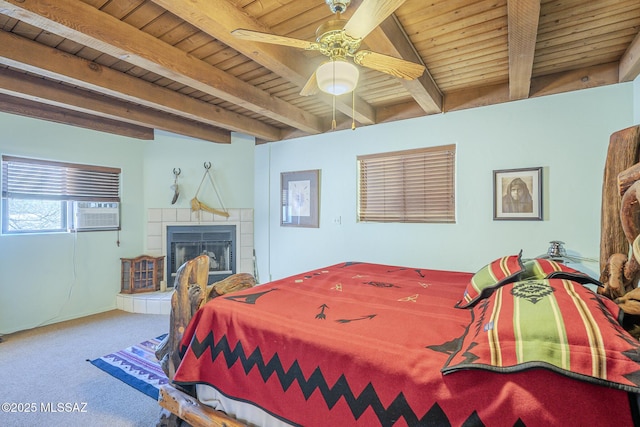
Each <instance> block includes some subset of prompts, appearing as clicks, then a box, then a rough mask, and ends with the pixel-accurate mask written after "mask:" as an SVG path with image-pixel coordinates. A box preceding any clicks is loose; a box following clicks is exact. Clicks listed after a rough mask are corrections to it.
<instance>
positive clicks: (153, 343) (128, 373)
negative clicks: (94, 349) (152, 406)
mask: <svg viewBox="0 0 640 427" xmlns="http://www.w3.org/2000/svg"><path fill="white" fill-rule="evenodd" d="M165 336H166V334H164V335H161V336H159V337H157V338H152V339H150V340H147V341H143V342H141V343H140V344H136V345H133V346H131V347H128V348H125V349H124V350H120V351H116V352H115V353H111V354H107V355H106V356H102V357H100V358H98V359H95V360H90V361H89V362H91V364H92V365H94V366H96V367H98V368H100V369H102V370H103V371H105V372H106V373H108V374H109V375H111V376H114V377H116V378H118V379H119V380H121V381H123V382H125V383H126V384H129V385H130V386H131V387H133V388H135V389H136V390H138V391H141V392H142V393H144V394H146V395H147V396H149V397H151V398H153V399H155V400H158V393H159V387H160V386H161V385H163V384H167V382H168V381H169V380H168V379H167V376H166V375H165V374H164V372H163V371H162V368H161V367H160V362H159V361H158V360H157V359H156V355H155V351H156V348H157V347H158V344H160V342H161V341H162V339H163V338H164V337H165Z"/></svg>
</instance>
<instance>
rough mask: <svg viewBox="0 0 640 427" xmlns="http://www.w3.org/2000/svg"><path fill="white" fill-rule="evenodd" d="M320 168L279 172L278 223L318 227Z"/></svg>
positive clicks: (285, 225) (291, 225) (287, 225)
mask: <svg viewBox="0 0 640 427" xmlns="http://www.w3.org/2000/svg"><path fill="white" fill-rule="evenodd" d="M319 178H320V170H318V169H315V170H308V171H300V172H283V173H281V174H280V192H281V195H282V196H281V197H282V201H281V206H280V207H281V209H280V225H281V226H284V227H311V228H318V227H319V193H320V188H319V184H318V182H319Z"/></svg>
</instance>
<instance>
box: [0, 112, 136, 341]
mask: <svg viewBox="0 0 640 427" xmlns="http://www.w3.org/2000/svg"><path fill="white" fill-rule="evenodd" d="M0 127H2V137H1V138H0V152H2V154H11V155H16V156H27V157H34V158H43V159H48V160H60V161H65V162H72V163H87V164H96V165H105V166H111V167H119V168H121V169H122V184H123V185H122V194H121V196H122V209H121V218H122V231H121V232H120V233H118V232H116V231H102V232H87V233H77V234H75V233H74V234H70V233H60V234H39V235H29V236H0V333H9V332H13V331H17V330H21V329H27V328H32V327H35V326H38V325H41V324H48V323H55V322H58V321H62V320H66V319H70V318H75V317H81V316H85V315H88V314H93V313H97V312H101V311H105V310H109V309H112V308H114V307H115V294H116V293H117V292H118V291H119V288H120V266H119V258H120V257H126V256H130V255H134V254H138V253H139V252H140V251H141V250H142V239H141V238H140V224H141V220H140V218H141V217H142V216H143V212H144V211H143V204H142V203H141V202H140V201H141V200H142V199H143V194H144V191H143V185H142V176H143V175H142V172H143V168H144V163H143V153H144V146H145V142H142V141H138V140H133V139H129V138H124V137H119V136H114V135H109V134H105V133H99V132H93V131H89V130H85V129H80V128H76V127H72V126H65V125H60V124H55V123H50V122H45V121H42V120H34V119H28V118H24V117H20V116H15V115H9V114H0ZM118 240H119V241H120V246H118V243H117V242H118Z"/></svg>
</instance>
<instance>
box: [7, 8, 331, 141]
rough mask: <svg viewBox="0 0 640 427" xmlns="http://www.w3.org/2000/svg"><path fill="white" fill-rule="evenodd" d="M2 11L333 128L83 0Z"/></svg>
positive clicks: (240, 99) (289, 117)
mask: <svg viewBox="0 0 640 427" xmlns="http://www.w3.org/2000/svg"><path fill="white" fill-rule="evenodd" d="M0 12H1V13H3V14H5V15H7V16H10V17H12V18H15V19H19V20H21V21H24V22H26V23H28V24H31V25H33V26H35V27H38V28H41V29H43V30H45V31H49V32H51V33H53V34H57V35H59V36H61V37H65V38H68V39H70V40H73V41H75V42H76V43H80V44H82V45H84V46H87V47H89V48H93V49H96V50H98V51H101V52H104V53H107V54H109V55H111V56H113V57H115V58H118V59H121V60H123V61H126V62H128V63H130V64H133V65H136V66H139V67H141V68H143V69H146V70H149V71H152V72H154V73H156V74H158V75H161V76H163V77H166V78H169V79H172V80H175V81H178V82H180V83H182V84H184V85H187V86H189V87H192V88H194V89H197V90H200V91H202V92H204V93H207V94H209V95H212V96H215V97H217V98H221V99H223V100H225V101H229V102H231V103H233V104H236V105H238V106H240V107H242V108H246V109H248V110H251V111H254V112H256V113H259V114H261V115H264V116H267V117H269V118H271V119H273V120H277V121H279V122H281V123H284V124H286V125H288V126H292V127H295V128H298V129H301V130H303V131H304V132H308V133H310V134H318V133H322V132H324V131H326V130H327V129H326V128H325V127H324V126H323V125H322V121H321V120H320V118H319V117H317V116H314V115H312V114H309V113H307V112H305V111H304V110H301V109H299V108H297V107H295V106H293V105H291V104H289V103H287V102H285V101H283V100H282V99H279V98H277V97H274V96H271V95H270V94H269V93H267V92H265V91H263V90H260V89H258V88H255V87H253V86H251V85H250V84H248V83H245V82H243V81H242V80H240V79H238V78H236V77H233V76H231V75H229V74H227V73H225V72H224V71H222V70H220V69H218V68H216V67H213V66H211V65H210V64H207V63H206V62H204V61H201V60H199V59H196V58H195V57H193V56H191V55H189V54H188V53H186V52H184V51H182V50H180V49H178V48H175V47H173V46H171V45H169V44H167V43H164V42H163V41H161V40H159V39H157V38H155V37H153V36H152V35H150V34H147V33H145V32H143V31H139V30H137V29H135V28H134V27H132V26H130V25H128V24H126V23H124V22H122V21H120V20H118V19H116V18H114V17H112V16H111V15H108V14H106V13H103V12H100V11H99V10H98V9H96V8H94V7H92V6H90V5H87V4H85V3H83V2H78V1H73V0H29V1H24V0H0Z"/></svg>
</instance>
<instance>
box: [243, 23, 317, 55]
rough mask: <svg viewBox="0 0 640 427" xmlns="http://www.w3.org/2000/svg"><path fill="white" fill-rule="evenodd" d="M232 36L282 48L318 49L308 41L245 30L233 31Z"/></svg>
mask: <svg viewBox="0 0 640 427" xmlns="http://www.w3.org/2000/svg"><path fill="white" fill-rule="evenodd" d="M231 34H232V35H234V36H235V37H237V38H239V39H243V40H251V41H254V42H261V43H271V44H279V45H282V46H291V47H297V48H300V49H307V50H314V49H316V48H317V47H318V44H317V43H315V42H308V41H306V40H299V39H294V38H291V37H284V36H276V35H275V34H269V33H262V32H260V31H252V30H245V29H244V28H238V29H237V30H233V31H231Z"/></svg>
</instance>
